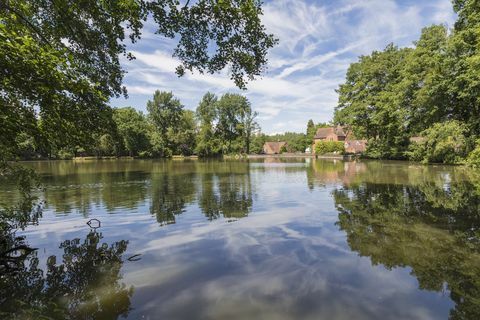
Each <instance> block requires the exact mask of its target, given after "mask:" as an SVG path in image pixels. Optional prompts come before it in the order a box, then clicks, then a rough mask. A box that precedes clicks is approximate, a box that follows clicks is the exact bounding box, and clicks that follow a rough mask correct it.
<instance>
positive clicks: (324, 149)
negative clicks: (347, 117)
mask: <svg viewBox="0 0 480 320" xmlns="http://www.w3.org/2000/svg"><path fill="white" fill-rule="evenodd" d="M315 153H316V154H326V153H340V154H344V153H345V143H344V142H342V141H318V142H317V143H316V144H315Z"/></svg>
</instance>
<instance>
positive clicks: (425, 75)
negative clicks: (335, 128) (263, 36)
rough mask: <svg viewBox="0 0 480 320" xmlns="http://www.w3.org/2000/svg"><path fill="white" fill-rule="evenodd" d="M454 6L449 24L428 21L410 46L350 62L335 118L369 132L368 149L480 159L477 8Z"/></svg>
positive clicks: (468, 2)
mask: <svg viewBox="0 0 480 320" xmlns="http://www.w3.org/2000/svg"><path fill="white" fill-rule="evenodd" d="M454 9H455V11H456V12H457V14H458V20H457V21H456V23H455V26H454V28H453V30H449V29H448V28H447V27H446V26H444V25H433V26H431V27H428V28H425V29H423V31H422V34H421V36H420V39H419V40H418V41H416V42H415V43H414V47H413V48H398V47H397V46H395V45H393V44H390V45H388V46H387V47H386V49H385V50H383V51H380V52H379V51H374V52H373V53H372V54H371V55H368V56H362V57H360V59H359V61H358V62H356V63H353V64H352V65H351V66H350V68H349V70H348V72H347V76H346V81H345V83H344V84H342V85H341V86H340V88H339V90H338V93H339V103H338V106H337V107H336V110H335V117H334V122H335V123H338V124H343V125H348V126H349V127H351V128H353V130H354V133H355V135H356V136H358V137H364V138H366V139H368V140H369V144H368V150H367V155H368V156H370V157H373V158H395V159H397V158H399V159H406V158H407V159H411V160H418V161H423V162H444V163H460V162H464V161H465V159H468V158H469V161H470V162H475V161H477V163H478V162H479V161H480V160H479V159H478V158H477V159H476V160H475V158H476V157H475V154H477V155H480V149H479V148H480V147H479V145H480V143H479V142H478V138H479V136H480V98H479V97H480V33H479V32H478V30H479V28H480V18H479V17H480V9H479V8H478V6H477V5H476V1H474V0H455V1H454ZM412 137H415V138H414V139H411V138H412ZM475 148H477V150H476V151H474V152H472V150H475ZM469 154H470V157H469Z"/></svg>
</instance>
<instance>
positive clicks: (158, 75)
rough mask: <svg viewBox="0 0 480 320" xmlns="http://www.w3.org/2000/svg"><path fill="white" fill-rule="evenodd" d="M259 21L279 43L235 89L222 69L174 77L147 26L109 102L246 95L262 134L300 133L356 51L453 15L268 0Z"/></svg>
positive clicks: (320, 116)
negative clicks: (122, 88) (260, 68)
mask: <svg viewBox="0 0 480 320" xmlns="http://www.w3.org/2000/svg"><path fill="white" fill-rule="evenodd" d="M262 19H263V21H264V24H265V25H266V27H267V30H268V31H269V32H270V33H273V34H275V35H276V36H277V38H279V40H280V43H279V45H278V46H277V47H275V48H274V49H272V50H271V51H270V53H269V56H268V59H269V64H268V70H267V72H266V73H265V74H264V75H263V76H262V77H261V78H259V79H258V80H256V81H254V82H251V83H250V84H249V85H248V90H247V91H242V90H238V89H237V88H236V87H235V85H234V84H233V82H232V81H231V80H230V79H229V76H228V73H227V72H226V71H225V72H221V73H219V74H215V75H211V74H205V75H200V74H198V73H194V74H187V75H185V76H184V77H181V78H178V77H177V76H176V75H175V67H176V66H177V65H178V64H179V63H178V61H177V60H176V59H175V58H173V57H172V52H173V49H174V48H175V46H176V43H175V41H174V40H171V39H165V38H162V37H160V36H158V35H155V34H153V32H152V31H154V25H153V24H151V22H149V23H147V25H146V31H145V33H144V35H143V38H142V40H140V41H139V42H138V43H137V44H135V45H130V46H129V49H130V50H131V51H132V52H133V53H134V55H135V56H136V60H133V61H127V60H126V59H123V60H122V64H123V67H124V68H125V70H127V72H128V73H127V74H126V76H125V81H124V84H125V85H126V87H127V90H128V92H129V99H128V100H125V99H124V98H119V99H114V100H113V101H112V105H113V106H117V107H121V106H133V107H135V108H137V109H139V110H142V111H145V109H146V103H147V101H148V100H149V99H151V96H152V95H153V92H154V91H155V90H157V89H158V90H163V91H173V93H174V94H175V95H176V96H177V97H178V98H179V99H180V100H181V101H182V103H183V104H184V105H185V107H186V108H187V109H191V110H194V109H195V108H196V106H197V105H198V102H199V100H200V99H201V97H202V96H203V94H204V93H205V92H207V91H210V92H213V93H216V94H217V95H222V94H224V93H227V92H238V93H242V94H244V95H246V96H247V97H248V99H249V100H250V101H251V103H252V106H253V108H254V110H256V111H258V113H259V116H258V122H259V124H260V126H261V127H262V131H263V132H265V133H279V132H285V131H297V132H303V131H305V128H306V123H307V121H308V119H313V120H314V121H315V122H321V121H322V122H323V121H329V120H331V118H332V114H333V108H334V107H335V105H336V103H337V94H336V93H335V89H336V88H338V85H339V84H340V83H342V82H343V80H344V78H345V73H346V71H347V69H348V66H349V64H350V63H352V62H354V61H356V60H357V58H358V56H359V55H362V54H369V53H370V52H371V51H372V50H381V49H383V48H384V47H385V46H386V45H387V44H388V43H390V42H394V43H395V44H397V45H399V46H411V45H412V42H413V41H415V40H416V39H418V37H419V35H420V31H421V29H422V28H423V27H425V26H429V25H431V24H439V23H442V24H447V25H448V26H449V27H453V23H454V21H455V14H454V12H453V11H452V5H451V2H450V0H421V1H415V0H396V1H395V0H317V1H300V0H274V1H266V2H265V4H264V16H263V18H262Z"/></svg>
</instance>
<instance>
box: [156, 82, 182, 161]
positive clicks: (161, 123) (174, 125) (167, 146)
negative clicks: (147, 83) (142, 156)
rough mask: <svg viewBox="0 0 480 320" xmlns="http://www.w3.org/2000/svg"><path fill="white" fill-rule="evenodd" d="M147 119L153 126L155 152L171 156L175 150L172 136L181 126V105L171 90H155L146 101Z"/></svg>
mask: <svg viewBox="0 0 480 320" xmlns="http://www.w3.org/2000/svg"><path fill="white" fill-rule="evenodd" d="M147 111H148V119H149V121H150V123H151V125H152V127H153V130H154V132H153V139H152V145H153V150H154V153H155V154H158V155H160V156H171V155H172V154H173V153H174V151H175V142H174V141H173V139H172V138H173V137H174V136H175V135H177V134H178V132H179V130H181V128H180V127H179V126H178V125H179V123H180V121H181V120H182V115H183V105H182V104H181V102H180V100H178V99H177V98H175V97H174V96H173V93H172V92H164V91H159V90H157V91H155V93H154V94H153V100H149V101H148V102H147Z"/></svg>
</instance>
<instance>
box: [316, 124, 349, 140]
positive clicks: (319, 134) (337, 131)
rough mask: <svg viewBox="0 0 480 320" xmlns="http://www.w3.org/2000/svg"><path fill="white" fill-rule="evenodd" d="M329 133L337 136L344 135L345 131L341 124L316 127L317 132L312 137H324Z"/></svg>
mask: <svg viewBox="0 0 480 320" xmlns="http://www.w3.org/2000/svg"><path fill="white" fill-rule="evenodd" d="M331 134H336V135H337V136H339V137H345V136H346V135H345V132H344V131H343V128H342V127H341V126H338V127H335V128H334V127H329V128H318V129H317V133H316V134H315V137H314V139H325V138H326V137H327V136H329V135H331Z"/></svg>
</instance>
